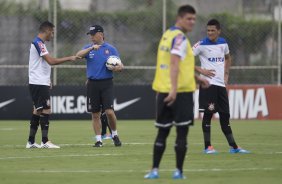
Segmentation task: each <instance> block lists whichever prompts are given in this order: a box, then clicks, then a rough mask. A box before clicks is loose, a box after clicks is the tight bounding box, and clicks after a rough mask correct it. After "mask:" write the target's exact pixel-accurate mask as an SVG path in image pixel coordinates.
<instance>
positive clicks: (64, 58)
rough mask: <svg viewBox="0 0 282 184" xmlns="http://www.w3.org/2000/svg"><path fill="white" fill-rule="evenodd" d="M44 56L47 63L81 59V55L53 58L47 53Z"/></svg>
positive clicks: (56, 63)
mask: <svg viewBox="0 0 282 184" xmlns="http://www.w3.org/2000/svg"><path fill="white" fill-rule="evenodd" d="M42 57H43V58H44V60H45V61H47V63H48V64H49V65H58V64H61V63H64V62H66V61H75V60H77V59H81V57H79V56H69V57H63V58H53V57H52V56H51V55H50V54H46V55H44V56H42Z"/></svg>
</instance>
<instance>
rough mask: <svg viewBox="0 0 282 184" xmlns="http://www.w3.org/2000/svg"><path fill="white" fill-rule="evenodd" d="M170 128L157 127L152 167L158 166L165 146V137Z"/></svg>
mask: <svg viewBox="0 0 282 184" xmlns="http://www.w3.org/2000/svg"><path fill="white" fill-rule="evenodd" d="M169 132H170V128H169V129H166V128H159V131H158V135H157V138H156V140H155V144H154V150H153V168H159V165H160V162H161V159H162V156H163V153H164V151H165V148H166V139H167V136H168V135H169Z"/></svg>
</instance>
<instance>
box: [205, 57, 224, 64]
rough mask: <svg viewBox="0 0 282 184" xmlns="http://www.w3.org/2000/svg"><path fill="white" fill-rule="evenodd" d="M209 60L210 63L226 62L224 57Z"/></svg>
mask: <svg viewBox="0 0 282 184" xmlns="http://www.w3.org/2000/svg"><path fill="white" fill-rule="evenodd" d="M208 60H209V61H210V62H215V63H219V62H224V57H211V58H208Z"/></svg>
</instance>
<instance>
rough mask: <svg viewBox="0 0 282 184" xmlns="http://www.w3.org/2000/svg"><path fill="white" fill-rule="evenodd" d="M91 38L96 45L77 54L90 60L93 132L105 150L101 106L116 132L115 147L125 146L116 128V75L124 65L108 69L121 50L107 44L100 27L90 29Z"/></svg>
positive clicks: (89, 79)
mask: <svg viewBox="0 0 282 184" xmlns="http://www.w3.org/2000/svg"><path fill="white" fill-rule="evenodd" d="M87 34H88V35H90V39H91V41H92V42H93V43H91V44H88V45H86V46H85V47H84V48H83V49H82V50H81V51H79V52H78V53H77V54H76V55H77V56H79V57H83V58H85V59H86V61H87V78H88V83H87V109H88V111H89V112H92V122H93V129H94V132H95V134H96V143H95V144H94V147H102V146H103V143H102V137H101V119H100V117H101V107H102V111H105V113H106V115H107V118H108V121H109V125H110V127H111V130H112V139H113V142H114V144H115V146H121V141H120V140H119V137H118V132H117V128H116V121H117V119H116V115H115V112H114V109H113V108H114V107H113V98H114V96H113V72H118V71H121V70H122V69H123V65H122V64H121V65H118V66H111V67H110V68H109V67H108V68H107V67H106V61H107V58H108V57H109V56H112V55H114V56H118V57H119V53H118V51H117V49H116V48H115V47H114V46H112V45H110V44H109V43H107V42H105V41H104V29H103V28H102V27H101V26H100V25H94V26H91V27H90V30H89V32H88V33H87Z"/></svg>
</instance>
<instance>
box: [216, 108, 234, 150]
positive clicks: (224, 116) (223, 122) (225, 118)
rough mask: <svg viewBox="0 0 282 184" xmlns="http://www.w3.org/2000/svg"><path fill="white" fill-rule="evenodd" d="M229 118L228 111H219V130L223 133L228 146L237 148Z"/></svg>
mask: <svg viewBox="0 0 282 184" xmlns="http://www.w3.org/2000/svg"><path fill="white" fill-rule="evenodd" d="M229 119H230V114H229V113H222V112H220V113H219V121H220V126H221V130H222V132H223V133H224V135H225V137H226V139H227V142H228V144H229V146H231V147H233V148H234V149H237V148H238V146H237V144H236V142H235V140H234V137H233V133H232V130H231V126H230V122H229Z"/></svg>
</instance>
